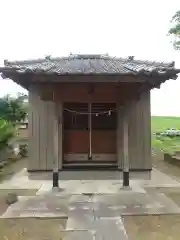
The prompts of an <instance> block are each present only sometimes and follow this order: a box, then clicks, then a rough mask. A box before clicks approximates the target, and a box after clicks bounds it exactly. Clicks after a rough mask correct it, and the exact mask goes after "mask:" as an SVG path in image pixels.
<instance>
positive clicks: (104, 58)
mask: <svg viewBox="0 0 180 240" xmlns="http://www.w3.org/2000/svg"><path fill="white" fill-rule="evenodd" d="M3 70H4V71H16V72H18V73H26V72H34V73H49V74H51V73H52V74H53V73H55V74H58V75H64V74H122V75H139V74H140V75H147V76H152V75H153V76H156V75H157V76H159V75H167V76H169V78H170V77H171V76H172V77H175V76H176V74H177V73H179V72H180V69H175V67H174V62H170V63H164V62H155V61H154V62H152V61H151V62H150V61H141V60H135V59H134V57H128V58H116V57H110V56H108V55H73V54H71V55H69V56H68V57H61V58H51V57H50V56H48V57H46V58H44V59H37V60H27V61H14V62H9V61H7V60H5V61H4V68H3ZM3 70H2V72H3Z"/></svg>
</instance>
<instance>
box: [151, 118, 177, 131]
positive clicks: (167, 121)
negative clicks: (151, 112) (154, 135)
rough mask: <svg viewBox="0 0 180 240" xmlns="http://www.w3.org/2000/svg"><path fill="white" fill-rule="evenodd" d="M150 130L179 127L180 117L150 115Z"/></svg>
mask: <svg viewBox="0 0 180 240" xmlns="http://www.w3.org/2000/svg"><path fill="white" fill-rule="evenodd" d="M151 128H152V132H161V131H164V130H166V129H167V128H178V129H180V117H156V116H152V117H151Z"/></svg>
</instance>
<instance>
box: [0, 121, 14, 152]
mask: <svg viewBox="0 0 180 240" xmlns="http://www.w3.org/2000/svg"><path fill="white" fill-rule="evenodd" d="M14 133H15V131H14V128H13V125H12V124H11V123H9V122H7V121H6V120H4V119H0V151H1V150H3V149H4V148H6V147H8V143H9V141H10V140H11V139H12V138H13V137H14Z"/></svg>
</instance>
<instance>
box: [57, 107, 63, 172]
mask: <svg viewBox="0 0 180 240" xmlns="http://www.w3.org/2000/svg"><path fill="white" fill-rule="evenodd" d="M57 108H58V113H57V116H58V134H59V135H58V143H59V145H58V147H59V151H58V152H59V153H58V156H59V166H58V167H59V170H61V169H62V164H63V104H62V103H58V107H57Z"/></svg>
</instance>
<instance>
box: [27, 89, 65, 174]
mask: <svg viewBox="0 0 180 240" xmlns="http://www.w3.org/2000/svg"><path fill="white" fill-rule="evenodd" d="M29 105H30V108H29V114H28V117H29V120H28V121H29V128H28V130H29V152H28V156H29V164H28V170H51V169H52V168H53V158H54V155H53V150H54V147H53V139H54V138H53V130H54V125H53V124H54V118H55V103H53V102H48V101H46V102H45V101H42V100H41V99H40V97H39V94H38V92H37V89H36V88H33V87H32V88H31V89H30V91H29ZM58 107H59V108H60V107H61V106H60V104H59V106H58ZM59 112H60V111H59ZM59 131H60V129H59ZM59 147H60V145H59ZM59 150H60V151H61V149H59ZM59 164H60V165H61V154H60V153H59Z"/></svg>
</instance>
